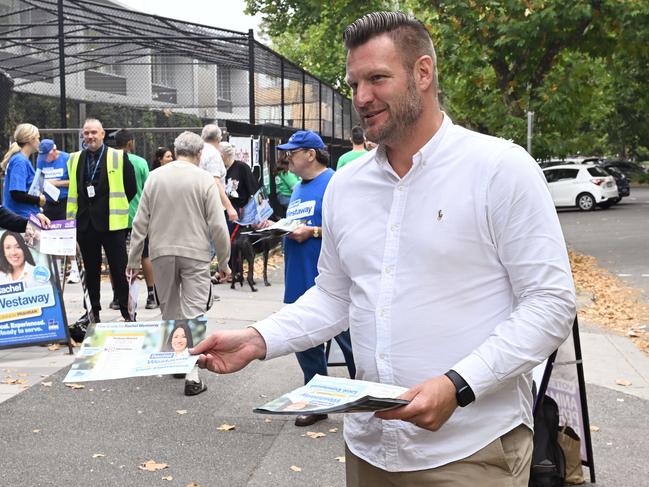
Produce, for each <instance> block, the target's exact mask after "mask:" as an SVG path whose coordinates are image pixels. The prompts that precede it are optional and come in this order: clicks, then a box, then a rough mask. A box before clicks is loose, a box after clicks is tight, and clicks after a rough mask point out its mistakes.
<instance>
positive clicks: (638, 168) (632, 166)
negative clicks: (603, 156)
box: [601, 160, 647, 178]
mask: <svg viewBox="0 0 649 487" xmlns="http://www.w3.org/2000/svg"><path fill="white" fill-rule="evenodd" d="M601 165H602V167H603V168H605V169H606V168H609V167H614V168H615V169H617V170H618V171H620V172H621V173H622V174H624V175H625V176H626V177H627V178H633V177H635V176H639V175H640V174H646V173H647V169H646V168H645V167H644V166H642V165H640V164H638V163H637V162H631V161H622V160H606V161H603V162H602V164H601Z"/></svg>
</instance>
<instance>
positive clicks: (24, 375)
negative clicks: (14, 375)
mask: <svg viewBox="0 0 649 487" xmlns="http://www.w3.org/2000/svg"><path fill="white" fill-rule="evenodd" d="M18 377H29V374H28V373H26V372H21V373H20V374H18Z"/></svg>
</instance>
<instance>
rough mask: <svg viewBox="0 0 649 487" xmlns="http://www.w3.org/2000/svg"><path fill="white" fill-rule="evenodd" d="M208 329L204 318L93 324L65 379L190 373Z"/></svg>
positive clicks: (80, 380)
mask: <svg viewBox="0 0 649 487" xmlns="http://www.w3.org/2000/svg"><path fill="white" fill-rule="evenodd" d="M206 329H207V320H206V319H205V318H198V319H194V320H170V321H150V322H135V323H134V322H115V323H95V324H91V325H90V326H89V327H88V331H87V333H86V337H85V338H84V340H83V343H82V344H81V349H80V350H79V353H78V354H77V357H76V359H75V360H74V363H73V364H72V367H71V368H70V371H69V372H68V375H67V376H66V377H65V379H63V382H84V381H91V380H108V379H123V378H126V377H142V376H148V375H159V374H187V373H189V372H190V371H191V370H192V368H193V367H194V365H195V364H196V361H197V360H198V355H190V354H189V349H190V348H191V347H193V346H194V345H195V344H198V342H200V341H201V340H202V339H203V338H205V332H206Z"/></svg>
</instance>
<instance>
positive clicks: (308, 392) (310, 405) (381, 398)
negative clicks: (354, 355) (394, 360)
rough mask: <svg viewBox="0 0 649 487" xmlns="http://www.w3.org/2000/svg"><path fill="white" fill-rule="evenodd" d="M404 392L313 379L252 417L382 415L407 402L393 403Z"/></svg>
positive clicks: (354, 382) (358, 382)
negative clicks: (273, 415) (265, 415)
mask: <svg viewBox="0 0 649 487" xmlns="http://www.w3.org/2000/svg"><path fill="white" fill-rule="evenodd" d="M406 391H407V389H406V388H404V387H399V386H392V385H388V384H379V383H377V382H368V381H364V380H354V379H344V378H340V377H329V376H324V375H316V376H315V377H314V378H313V379H311V380H310V381H309V383H308V384H307V385H305V386H303V387H299V388H297V389H295V390H293V391H291V392H289V393H287V394H284V395H283V396H280V397H278V398H277V399H273V400H272V401H270V402H269V403H266V404H264V405H263V406H261V407H258V408H255V409H254V410H253V411H254V412H255V413H261V414H314V413H318V414H325V413H326V414H329V413H366V412H370V411H386V410H388V409H394V408H398V407H400V406H405V405H406V404H408V403H409V402H410V401H407V400H405V399H396V398H397V397H399V396H400V395H401V394H403V393H404V392H406Z"/></svg>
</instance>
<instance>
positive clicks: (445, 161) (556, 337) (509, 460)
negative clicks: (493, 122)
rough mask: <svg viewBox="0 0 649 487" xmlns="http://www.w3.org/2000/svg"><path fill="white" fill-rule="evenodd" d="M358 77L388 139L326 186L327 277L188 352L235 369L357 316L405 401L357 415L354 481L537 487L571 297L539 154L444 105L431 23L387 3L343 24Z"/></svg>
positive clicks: (361, 362) (375, 376)
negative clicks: (536, 388) (543, 401)
mask: <svg viewBox="0 0 649 487" xmlns="http://www.w3.org/2000/svg"><path fill="white" fill-rule="evenodd" d="M344 37H345V45H346V47H347V50H348V53H347V82H348V84H349V86H350V87H351V89H352V93H353V102H354V106H355V108H356V110H357V112H358V113H359V116H360V118H361V122H362V125H363V126H364V129H365V131H366V132H365V133H366V136H367V137H368V139H370V140H374V141H376V142H378V143H379V147H378V148H377V149H376V150H373V151H371V152H369V153H368V154H367V155H365V156H363V157H360V158H358V159H356V160H354V161H352V162H350V163H349V164H348V167H346V168H345V170H344V171H341V172H340V173H337V174H336V175H335V176H334V177H333V178H332V180H331V183H330V184H329V186H328V188H327V191H326V193H325V197H324V203H323V223H322V250H321V252H320V260H319V262H318V270H319V276H318V278H317V279H316V283H315V286H313V287H312V288H311V289H309V291H307V292H306V293H305V294H304V295H303V296H302V297H301V298H300V299H298V300H297V301H296V302H295V303H293V304H291V305H288V306H286V307H285V308H283V309H282V310H281V311H280V312H279V313H276V314H274V315H272V316H271V317H269V318H267V319H266V320H263V321H261V322H259V323H256V324H255V325H253V327H250V328H247V329H245V330H237V331H220V332H217V333H215V334H213V335H212V336H210V337H209V338H207V339H206V340H205V341H204V342H202V343H201V344H199V345H198V346H197V347H196V348H195V349H193V351H192V352H191V353H200V354H202V355H201V357H200V358H199V365H200V366H201V367H207V368H208V369H210V370H213V371H216V372H220V373H224V372H234V371H236V370H239V369H241V368H243V367H244V366H245V365H246V364H248V363H249V362H250V361H252V360H255V359H266V360H267V359H271V358H273V357H277V356H279V355H284V354H288V353H291V352H295V351H298V350H304V349H306V348H309V347H311V346H313V345H314V344H316V343H322V342H323V341H324V340H327V339H330V338H331V337H333V336H335V335H336V334H338V333H340V332H341V331H342V330H343V329H344V327H345V326H347V324H348V323H349V325H350V331H351V337H352V346H353V349H354V357H355V359H356V365H357V378H359V379H363V380H370V381H376V382H381V383H386V384H395V385H399V386H404V387H408V388H409V390H408V391H407V393H405V394H404V395H403V396H402V397H403V398H405V399H408V400H410V401H411V402H410V404H408V405H407V406H404V407H401V408H398V409H394V410H392V411H389V412H382V413H376V414H372V413H357V414H349V415H347V416H346V417H345V441H346V444H347V448H348V449H347V452H346V459H347V460H346V472H347V485H348V486H374V485H404V486H408V485H413V486H414V485H417V486H418V485H435V486H436V487H438V486H443V487H447V486H448V487H450V486H453V487H465V486H466V487H468V486H471V487H473V486H478V485H479V486H481V487H484V486H493V487H500V486H503V485H509V486H515V487H526V486H527V483H528V478H529V470H530V462H531V454H532V425H533V420H532V412H531V403H532V393H531V370H532V369H533V368H534V366H536V365H537V364H539V363H541V362H542V361H543V360H544V359H546V358H547V357H548V356H549V355H550V353H552V351H553V350H555V349H556V348H557V347H558V346H559V345H560V344H561V343H562V342H563V341H564V340H565V338H566V337H567V336H568V334H569V332H570V328H571V324H572V321H573V318H574V314H575V295H574V285H573V282H572V276H571V272H570V266H569V263H568V257H567V252H566V248H565V242H564V239H563V236H562V233H561V227H560V225H559V221H558V218H557V215H556V212H555V210H554V205H553V203H552V200H551V198H550V195H549V192H548V190H547V186H546V183H545V180H544V178H543V175H542V174H541V171H540V169H539V167H538V165H537V164H536V162H535V161H534V160H533V159H532V158H531V157H530V156H529V155H528V154H527V153H526V152H525V151H524V150H523V149H522V148H520V147H519V146H517V145H515V144H513V143H511V142H507V141H505V140H502V139H497V138H494V137H489V136H486V135H481V134H478V133H475V132H471V131H469V130H466V129H464V128H462V127H459V126H457V125H454V124H453V123H452V121H451V120H450V118H449V117H448V116H447V115H446V114H445V113H443V112H442V111H441V110H440V107H439V102H438V98H437V92H438V84H437V66H436V58H435V52H434V49H433V45H432V41H431V39H430V36H429V34H428V32H427V30H426V28H425V26H424V25H423V24H422V23H421V22H419V21H418V20H416V19H414V18H413V17H410V16H407V15H404V14H401V13H398V12H377V13H372V14H368V15H366V16H364V17H362V18H361V19H358V20H357V21H355V22H354V23H353V24H351V25H350V26H348V27H347V29H346V30H345V35H344Z"/></svg>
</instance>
